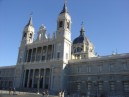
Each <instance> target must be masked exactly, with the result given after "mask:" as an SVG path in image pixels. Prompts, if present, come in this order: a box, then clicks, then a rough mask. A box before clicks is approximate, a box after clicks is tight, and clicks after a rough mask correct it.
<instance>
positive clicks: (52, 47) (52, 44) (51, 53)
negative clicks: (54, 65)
mask: <svg viewBox="0 0 129 97" xmlns="http://www.w3.org/2000/svg"><path fill="white" fill-rule="evenodd" d="M53 51H54V45H53V44H52V53H51V60H52V59H53Z"/></svg>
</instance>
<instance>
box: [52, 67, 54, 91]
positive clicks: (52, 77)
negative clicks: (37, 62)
mask: <svg viewBox="0 0 129 97" xmlns="http://www.w3.org/2000/svg"><path fill="white" fill-rule="evenodd" d="M53 71H54V67H52V69H51V89H52V88H53Z"/></svg>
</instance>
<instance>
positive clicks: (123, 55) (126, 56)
mask: <svg viewBox="0 0 129 97" xmlns="http://www.w3.org/2000/svg"><path fill="white" fill-rule="evenodd" d="M123 58H129V53H125V54H115V55H107V56H98V57H91V58H88V59H81V60H80V59H78V60H77V59H73V60H69V63H80V62H91V61H92V62H93V61H104V60H114V59H123Z"/></svg>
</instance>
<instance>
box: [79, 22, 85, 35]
mask: <svg viewBox="0 0 129 97" xmlns="http://www.w3.org/2000/svg"><path fill="white" fill-rule="evenodd" d="M84 32H85V29H84V22H83V21H82V24H81V30H80V35H81V36H84Z"/></svg>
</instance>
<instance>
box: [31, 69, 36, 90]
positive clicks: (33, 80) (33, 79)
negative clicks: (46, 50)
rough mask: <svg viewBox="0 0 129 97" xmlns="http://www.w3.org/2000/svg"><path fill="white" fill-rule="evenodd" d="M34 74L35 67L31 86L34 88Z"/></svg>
mask: <svg viewBox="0 0 129 97" xmlns="http://www.w3.org/2000/svg"><path fill="white" fill-rule="evenodd" d="M34 75H35V69H33V76H32V86H31V87H32V88H34V78H35V77H34Z"/></svg>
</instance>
